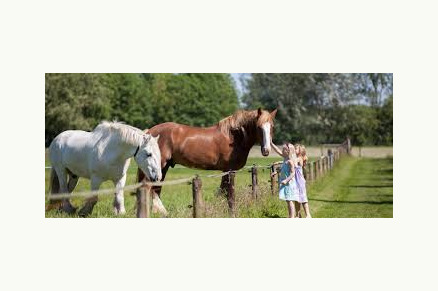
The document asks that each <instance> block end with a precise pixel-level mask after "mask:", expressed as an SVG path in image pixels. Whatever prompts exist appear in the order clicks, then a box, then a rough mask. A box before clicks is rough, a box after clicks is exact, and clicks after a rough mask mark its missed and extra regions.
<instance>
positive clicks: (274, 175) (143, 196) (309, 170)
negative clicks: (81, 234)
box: [49, 139, 351, 218]
mask: <svg viewBox="0 0 438 291" xmlns="http://www.w3.org/2000/svg"><path fill="white" fill-rule="evenodd" d="M324 146H325V147H328V150H327V155H321V157H320V158H319V159H318V160H316V161H312V162H309V163H308V164H307V165H306V166H305V167H304V177H305V179H306V181H307V182H310V183H311V182H313V181H315V180H317V179H320V178H321V177H323V176H325V175H326V174H327V173H328V172H329V171H330V170H331V169H332V168H333V167H334V165H335V164H336V163H337V162H338V161H339V159H341V157H342V156H343V155H346V154H350V153H351V144H350V140H349V139H347V140H346V141H344V142H343V143H341V144H331V145H330V146H327V145H324ZM281 164H282V162H277V163H273V164H271V165H269V166H257V165H253V166H251V167H244V168H243V169H241V170H238V171H228V172H224V173H222V174H216V175H205V176H199V175H196V176H195V177H192V178H186V179H180V180H174V181H168V182H154V183H152V182H143V183H138V184H135V185H130V186H126V187H124V190H127V189H129V190H133V189H134V190H135V189H137V217H141V218H146V217H150V214H151V202H152V191H151V189H152V186H166V185H175V184H188V185H192V196H193V217H195V218H198V217H204V216H205V205H204V201H203V198H202V180H201V177H205V178H213V177H222V176H228V183H227V189H226V192H227V193H226V195H227V201H228V207H229V213H230V216H231V217H234V216H235V177H236V173H237V172H240V171H244V170H248V169H249V172H250V173H251V190H252V197H253V198H254V199H257V197H258V196H259V195H260V193H259V188H258V176H257V173H258V169H260V168H269V169H270V174H271V175H270V184H271V194H272V195H276V193H277V192H278V173H279V171H280V167H281ZM114 190H115V189H104V190H100V191H93V192H87V193H85V192H83V193H72V194H54V195H51V196H50V197H49V198H51V199H63V198H67V197H68V198H70V197H74V196H87V195H100V194H113V193H114Z"/></svg>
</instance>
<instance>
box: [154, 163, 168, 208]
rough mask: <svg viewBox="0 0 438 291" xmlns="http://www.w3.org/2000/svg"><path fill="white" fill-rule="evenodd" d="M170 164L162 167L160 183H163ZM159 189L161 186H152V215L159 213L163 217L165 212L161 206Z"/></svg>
mask: <svg viewBox="0 0 438 291" xmlns="http://www.w3.org/2000/svg"><path fill="white" fill-rule="evenodd" d="M169 167H170V163H166V165H165V166H164V167H162V168H161V175H162V176H161V181H164V178H166V174H167V171H168V170H169ZM161 188H162V186H154V187H152V213H157V212H159V213H161V214H162V215H164V216H167V210H166V208H165V207H164V205H163V202H161V199H160V195H161Z"/></svg>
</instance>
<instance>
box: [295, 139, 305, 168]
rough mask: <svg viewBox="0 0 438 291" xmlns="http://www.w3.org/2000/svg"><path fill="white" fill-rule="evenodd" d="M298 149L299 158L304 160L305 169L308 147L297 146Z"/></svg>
mask: <svg viewBox="0 0 438 291" xmlns="http://www.w3.org/2000/svg"><path fill="white" fill-rule="evenodd" d="M297 148H298V149H299V156H300V157H301V158H302V159H303V167H304V166H305V165H306V164H307V160H308V158H307V152H306V147H305V146H304V145H302V144H297Z"/></svg>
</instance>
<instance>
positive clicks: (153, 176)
mask: <svg viewBox="0 0 438 291" xmlns="http://www.w3.org/2000/svg"><path fill="white" fill-rule="evenodd" d="M159 137H160V136H157V137H153V136H152V135H150V134H148V133H146V134H145V135H144V137H143V141H142V143H141V145H140V146H139V147H138V151H137V153H136V154H135V155H134V159H135V161H136V162H137V164H138V166H139V168H140V169H141V170H142V171H143V172H144V173H145V174H146V176H147V177H148V178H149V180H150V181H153V182H156V181H160V180H161V152H160V147H159V146H158V138H159Z"/></svg>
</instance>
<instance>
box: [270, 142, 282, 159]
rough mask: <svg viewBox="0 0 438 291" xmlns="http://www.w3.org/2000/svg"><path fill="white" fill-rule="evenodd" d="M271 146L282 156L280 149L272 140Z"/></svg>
mask: <svg viewBox="0 0 438 291" xmlns="http://www.w3.org/2000/svg"><path fill="white" fill-rule="evenodd" d="M271 147H272V148H273V149H274V151H275V152H276V153H277V154H279V155H280V156H283V153H282V152H281V151H280V149H279V148H278V147H277V146H276V145H275V144H274V143H273V142H272V140H271Z"/></svg>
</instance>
